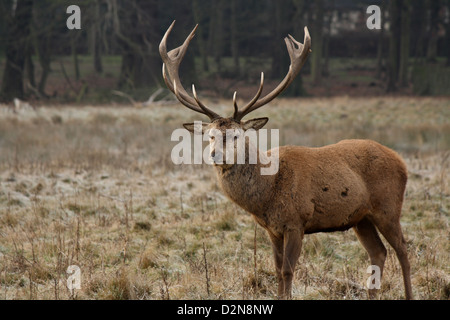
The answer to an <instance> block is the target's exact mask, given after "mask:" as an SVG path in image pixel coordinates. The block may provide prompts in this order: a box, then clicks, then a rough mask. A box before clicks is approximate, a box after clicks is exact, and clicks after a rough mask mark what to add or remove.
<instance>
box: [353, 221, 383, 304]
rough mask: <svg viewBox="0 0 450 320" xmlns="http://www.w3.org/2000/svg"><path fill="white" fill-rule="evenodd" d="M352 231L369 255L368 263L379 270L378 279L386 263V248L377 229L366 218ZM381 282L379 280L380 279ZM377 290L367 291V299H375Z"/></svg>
mask: <svg viewBox="0 0 450 320" xmlns="http://www.w3.org/2000/svg"><path fill="white" fill-rule="evenodd" d="M353 230H354V231H355V233H356V236H357V237H358V239H359V241H360V242H361V244H362V245H363V247H364V248H365V249H366V251H367V253H368V254H369V258H370V263H371V264H372V265H375V266H378V267H379V268H380V277H381V276H382V274H383V268H384V262H385V261H386V253H387V252H386V248H385V247H384V245H383V242H382V241H381V239H380V236H379V235H378V232H377V229H376V228H375V226H374V225H373V223H372V222H370V221H369V220H368V219H367V218H364V219H363V220H361V221H360V222H359V223H358V224H357V225H356V226H355V227H354V228H353ZM380 281H381V279H380ZM376 293H377V289H369V298H370V299H374V298H375V297H376Z"/></svg>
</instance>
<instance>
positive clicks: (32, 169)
mask: <svg viewBox="0 0 450 320" xmlns="http://www.w3.org/2000/svg"><path fill="white" fill-rule="evenodd" d="M217 109H218V110H219V112H222V113H225V112H228V113H231V111H232V108H231V104H230V103H229V102H221V103H220V106H218V107H217ZM0 112H1V113H0V297H1V298H3V299H72V298H76V299H273V298H274V297H275V293H276V280H275V276H274V265H273V261H272V260H273V258H272V251H271V246H270V242H269V240H268V238H267V236H266V234H265V231H264V230H263V229H261V228H260V227H257V228H256V231H255V224H254V222H253V220H252V218H251V217H250V216H249V215H248V214H246V213H245V212H244V211H243V210H241V209H240V208H238V207H236V206H235V205H234V204H232V203H231V202H230V201H228V200H227V199H226V198H225V197H224V196H223V195H222V194H221V192H220V191H219V190H218V188H217V184H216V181H215V177H214V174H213V171H212V169H211V168H209V167H208V166H207V165H190V166H188V165H184V166H175V165H173V164H172V162H171V159H170V152H171V148H172V146H174V145H175V144H176V142H171V141H170V134H171V132H172V130H173V129H175V128H178V127H180V126H181V123H183V122H186V121H191V120H194V119H197V116H196V114H195V113H193V112H189V111H188V110H185V108H182V107H180V106H165V107H156V106H155V107H149V108H146V109H134V108H128V107H114V108H107V107H89V106H85V107H70V106H64V107H51V108H45V107H42V108H40V109H39V110H38V112H37V113H36V112H34V111H32V110H31V111H30V110H29V111H24V112H21V113H19V114H12V113H10V112H8V111H7V110H6V108H3V107H2V108H1V110H0ZM258 115H268V116H269V117H270V118H271V121H270V122H269V124H270V125H269V128H280V129H281V131H280V138H281V141H280V144H282V145H283V144H300V145H307V146H320V145H325V144H330V143H335V142H337V141H338V140H340V139H344V138H371V139H374V140H377V141H379V142H381V143H383V144H385V145H388V146H390V147H392V148H394V149H396V150H397V151H398V152H400V153H401V154H402V155H403V157H404V158H405V160H406V162H407V164H408V169H409V176H410V179H409V183H408V187H407V194H406V201H405V204H404V210H403V218H402V225H403V227H404V232H405V234H406V238H407V241H408V247H409V254H410V261H411V265H412V283H413V291H414V294H415V296H416V298H420V299H448V298H449V296H450V276H449V269H448V266H449V252H450V247H449V243H450V242H449V237H450V234H449V215H450V213H449V212H450V190H449V180H450V179H449V176H450V174H449V170H450V168H449V162H450V161H449V155H450V153H449V149H450V101H449V100H448V99H425V98H424V99H417V98H372V99H351V98H333V99H305V100H301V101H295V100H283V99H281V100H279V101H277V102H276V103H273V104H272V105H271V106H270V107H266V108H265V109H263V110H261V111H258V112H255V116H258ZM255 237H256V239H255ZM255 240H256V241H255ZM255 243H256V248H255ZM386 247H387V248H389V255H388V259H387V262H386V269H385V274H384V277H383V281H382V289H381V294H380V296H379V297H380V298H382V299H401V298H402V297H403V296H404V290H403V283H402V277H401V271H400V267H399V264H398V261H397V259H396V257H395V254H394V252H393V250H392V249H391V248H390V247H389V246H388V245H387V246H386ZM369 264H370V263H369V260H368V256H367V254H366V252H365V251H364V249H363V248H362V246H361V245H360V244H359V243H358V241H357V239H356V237H355V235H354V233H353V232H352V231H351V230H350V231H347V232H343V233H332V234H315V235H310V236H306V237H305V240H304V245H303V250H302V255H301V258H300V261H299V264H298V267H297V269H296V273H295V280H294V291H293V296H294V299H365V298H366V291H365V289H364V284H365V282H366V279H367V277H368V274H366V273H365V272H366V269H367V267H368V266H369ZM69 265H77V266H79V267H80V269H81V290H75V291H74V292H73V293H71V292H70V291H69V290H68V289H67V287H66V282H67V278H68V276H69V275H68V274H67V273H66V270H67V267H68V266H69Z"/></svg>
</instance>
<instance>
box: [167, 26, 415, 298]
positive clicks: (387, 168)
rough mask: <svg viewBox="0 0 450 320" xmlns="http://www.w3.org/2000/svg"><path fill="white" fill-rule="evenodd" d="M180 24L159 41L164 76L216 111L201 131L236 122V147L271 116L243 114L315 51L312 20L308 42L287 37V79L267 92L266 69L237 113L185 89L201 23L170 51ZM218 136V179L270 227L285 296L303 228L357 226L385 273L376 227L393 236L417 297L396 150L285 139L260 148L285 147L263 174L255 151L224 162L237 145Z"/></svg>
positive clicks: (180, 93)
mask: <svg viewBox="0 0 450 320" xmlns="http://www.w3.org/2000/svg"><path fill="white" fill-rule="evenodd" d="M174 23H175V21H174V22H173V23H172V24H171V26H170V27H169V29H168V30H167V32H166V33H165V35H164V37H163V39H162V40H161V43H160V46H159V51H160V54H161V57H162V60H163V62H164V64H163V70H162V72H163V78H164V81H165V83H166V85H167V87H168V88H169V89H170V90H171V91H172V92H173V93H174V94H175V96H176V97H177V99H178V100H179V101H180V102H181V103H182V104H183V105H185V106H186V107H188V108H189V109H192V110H194V111H196V112H199V113H202V114H204V115H206V116H208V117H209V118H210V120H211V123H208V124H203V128H201V130H202V132H209V131H211V130H212V129H214V130H218V131H219V132H222V133H223V134H224V136H226V134H227V132H229V130H230V129H232V131H233V132H235V133H237V134H236V135H235V136H234V137H233V138H234V148H235V149H236V148H237V140H239V139H240V138H241V137H243V136H244V135H242V133H243V132H245V131H246V130H249V129H254V130H259V129H260V128H262V127H263V126H264V125H265V124H266V123H267V121H268V120H269V119H268V118H257V119H252V120H247V121H243V120H242V119H243V118H244V117H245V116H246V115H247V114H249V113H250V112H252V111H254V110H256V109H258V108H260V107H262V106H264V105H265V104H267V103H269V102H270V101H272V100H273V99H274V98H276V97H277V96H278V95H279V94H280V93H281V92H282V91H283V90H284V89H285V88H286V87H287V86H289V84H291V83H292V81H293V80H294V78H295V77H296V75H297V74H298V73H299V72H300V69H301V68H302V66H303V65H304V63H305V61H306V59H307V57H308V55H309V53H310V51H311V38H310V36H309V33H308V29H307V28H306V27H305V38H304V43H303V44H302V43H300V42H297V41H296V40H295V39H294V38H293V37H292V36H290V35H289V37H287V38H285V42H286V46H287V50H288V53H289V57H290V60H291V65H290V67H289V71H288V73H287V75H286V76H285V78H284V79H283V80H282V81H281V83H280V84H279V85H278V86H277V87H276V88H275V89H274V90H273V91H272V92H270V93H268V94H267V95H266V96H264V97H262V98H260V95H261V92H262V89H263V83H264V77H263V75H261V83H260V86H259V90H258V91H257V93H256V95H255V97H254V98H253V99H252V100H251V101H250V102H249V103H248V104H247V105H246V106H244V107H243V108H242V109H239V108H238V106H237V103H236V93H235V95H234V98H233V103H234V114H233V116H232V117H229V118H224V117H221V116H219V115H218V114H217V113H215V112H214V111H212V110H210V109H208V108H207V107H206V106H205V105H204V104H203V103H202V102H201V101H200V100H199V99H198V97H197V94H196V92H195V88H194V86H193V97H191V96H190V95H189V94H188V93H187V92H186V90H185V89H184V88H183V86H182V84H181V81H180V77H179V73H178V70H179V66H180V63H181V61H182V59H183V57H184V55H185V53H186V50H187V48H188V45H189V43H190V41H191V40H192V38H193V37H194V34H195V30H196V29H197V26H196V27H195V28H194V30H192V32H191V33H190V35H189V36H188V37H187V39H186V40H185V41H184V43H183V44H182V45H181V46H180V47H178V48H176V49H173V50H171V51H170V52H167V48H166V41H167V37H168V36H169V34H170V32H171V30H172V28H173V26H174ZM166 69H167V72H166ZM184 127H185V128H186V129H188V130H190V131H191V132H193V131H194V124H193V123H190V124H184ZM227 130H228V131H227ZM239 133H240V134H239ZM213 138H214V137H211V139H210V152H211V158H212V160H213V164H214V169H215V172H216V175H217V178H218V182H219V185H220V186H221V188H222V190H223V191H224V193H225V194H226V195H227V196H228V197H229V198H230V199H231V200H232V201H234V202H235V203H236V204H238V205H239V206H240V207H242V208H243V209H245V210H246V211H248V212H249V213H250V214H251V215H252V216H253V217H254V219H255V220H256V221H257V222H258V223H259V224H260V225H261V226H262V227H263V228H264V229H265V230H266V231H267V233H268V234H269V237H270V240H271V242H272V245H273V252H274V256H275V266H276V273H277V279H278V296H279V297H280V298H287V299H290V298H291V297H292V280H293V273H294V270H295V265H296V263H297V260H298V258H299V255H300V250H301V246H302V239H303V236H304V234H311V233H316V232H332V231H344V230H347V229H349V228H353V230H354V231H355V232H356V235H357V237H358V239H359V240H360V242H361V243H362V245H363V246H364V248H365V249H366V250H367V252H368V254H369V257H370V261H371V264H372V265H376V266H378V267H379V268H380V271H381V273H382V271H383V266H384V262H385V259H386V248H385V247H384V245H383V243H382V241H381V239H380V237H379V235H378V232H377V229H378V231H379V232H380V233H381V234H382V235H383V236H384V237H385V238H386V240H387V241H388V242H389V244H390V245H391V246H392V247H393V248H394V250H395V252H396V254H397V257H398V260H399V261H400V265H401V268H402V272H403V281H404V285H405V292H406V298H407V299H412V289H411V280H410V265H409V261H408V257H407V248H406V242H405V240H404V238H403V234H402V229H401V226H400V214H401V209H402V202H403V195H404V191H405V186H406V181H407V169H406V166H405V163H404V162H403V160H402V159H401V158H400V156H399V155H398V154H397V153H395V152H394V151H392V150H391V149H388V148H387V147H384V146H382V145H380V144H379V143H377V142H374V141H370V140H344V141H341V142H339V143H337V144H333V145H329V146H325V147H320V148H307V147H301V146H282V147H279V148H277V149H276V150H274V149H273V150H269V151H268V152H267V153H265V152H263V151H260V150H257V152H259V157H260V158H261V157H265V156H268V155H270V154H271V153H274V152H275V151H276V152H278V160H279V162H278V163H279V168H278V172H277V173H276V174H274V175H261V173H260V169H261V167H263V166H264V165H263V164H262V162H261V161H259V160H258V161H257V162H256V163H255V164H250V163H248V155H246V158H245V159H246V161H245V163H244V164H230V163H226V161H217V160H223V158H222V157H223V155H224V154H225V153H226V150H225V148H230V147H232V145H229V144H228V143H227V144H226V147H225V145H224V147H223V148H224V149H223V150H219V149H218V147H217V144H216V143H215V140H214V139H213ZM244 139H245V138H244ZM245 140H247V139H245ZM245 144H246V146H247V147H248V148H252V147H253V148H256V147H255V146H249V145H248V144H249V142H248V141H246V142H245ZM260 158H258V159H260ZM234 163H236V162H234ZM265 163H267V162H265ZM374 295H375V289H371V290H369V297H371V298H373V297H374Z"/></svg>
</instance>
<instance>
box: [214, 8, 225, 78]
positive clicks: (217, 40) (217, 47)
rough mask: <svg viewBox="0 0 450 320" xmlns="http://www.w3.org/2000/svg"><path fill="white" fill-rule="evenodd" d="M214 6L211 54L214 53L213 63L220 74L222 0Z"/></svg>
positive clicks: (222, 34)
mask: <svg viewBox="0 0 450 320" xmlns="http://www.w3.org/2000/svg"><path fill="white" fill-rule="evenodd" d="M215 4H216V7H215V9H216V12H215V16H214V19H215V20H216V21H215V24H214V25H215V28H214V34H213V35H214V38H213V39H214V40H213V48H214V50H213V52H214V62H215V63H216V66H217V71H218V73H219V74H220V73H221V72H222V55H223V48H224V30H223V27H224V26H223V15H224V12H223V11H224V10H223V8H224V0H218V1H216V2H215Z"/></svg>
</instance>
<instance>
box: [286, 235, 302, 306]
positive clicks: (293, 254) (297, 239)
mask: <svg viewBox="0 0 450 320" xmlns="http://www.w3.org/2000/svg"><path fill="white" fill-rule="evenodd" d="M283 240H284V241H283V245H284V248H283V266H282V268H281V275H282V277H283V289H284V292H283V298H285V299H291V298H292V279H293V276H294V270H295V265H296V263H297V260H298V257H299V256H300V251H301V248H302V240H303V230H298V229H290V230H287V231H285V232H284V239H283Z"/></svg>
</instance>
